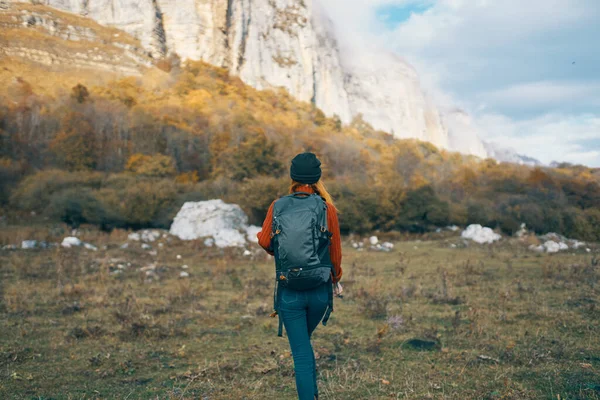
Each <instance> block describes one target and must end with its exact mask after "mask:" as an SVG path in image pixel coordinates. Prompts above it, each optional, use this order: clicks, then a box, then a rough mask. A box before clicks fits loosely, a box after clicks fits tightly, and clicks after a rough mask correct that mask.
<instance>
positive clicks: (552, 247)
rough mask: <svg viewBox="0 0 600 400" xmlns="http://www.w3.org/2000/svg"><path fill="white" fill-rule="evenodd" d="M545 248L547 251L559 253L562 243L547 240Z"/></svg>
mask: <svg viewBox="0 0 600 400" xmlns="http://www.w3.org/2000/svg"><path fill="white" fill-rule="evenodd" d="M544 248H545V249H546V253H558V252H559V251H560V245H559V244H558V243H557V242H554V241H552V240H548V241H547V242H545V243H544Z"/></svg>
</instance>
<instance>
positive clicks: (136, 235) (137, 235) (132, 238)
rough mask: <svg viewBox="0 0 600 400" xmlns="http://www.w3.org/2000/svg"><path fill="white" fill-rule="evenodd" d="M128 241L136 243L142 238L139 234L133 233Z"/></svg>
mask: <svg viewBox="0 0 600 400" xmlns="http://www.w3.org/2000/svg"><path fill="white" fill-rule="evenodd" d="M127 239H128V240H135V241H136V242H139V241H140V240H141V236H140V234H139V233H137V232H131V233H130V234H129V235H127Z"/></svg>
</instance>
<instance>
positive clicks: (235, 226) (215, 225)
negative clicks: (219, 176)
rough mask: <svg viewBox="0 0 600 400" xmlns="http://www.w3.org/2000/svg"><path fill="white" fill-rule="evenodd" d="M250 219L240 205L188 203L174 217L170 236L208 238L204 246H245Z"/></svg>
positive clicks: (191, 238)
mask: <svg viewBox="0 0 600 400" xmlns="http://www.w3.org/2000/svg"><path fill="white" fill-rule="evenodd" d="M247 224H248V217H247V216H246V214H245V213H244V211H242V209H241V208H240V206H238V205H237V204H226V203H224V202H223V201H222V200H208V201H199V202H187V203H185V204H184V205H183V206H182V207H181V210H179V212H178V213H177V216H175V219H174V220H173V224H172V225H171V234H172V235H175V236H178V237H179V238H180V239H183V240H194V239H199V238H206V239H205V242H204V243H205V245H207V246H212V244H213V243H214V245H216V246H217V247H237V246H244V245H246V243H247V242H246V231H247V229H248V225H247Z"/></svg>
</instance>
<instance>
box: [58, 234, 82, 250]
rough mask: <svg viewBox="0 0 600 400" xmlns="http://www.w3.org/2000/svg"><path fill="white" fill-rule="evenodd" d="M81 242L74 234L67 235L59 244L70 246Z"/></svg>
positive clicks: (79, 244) (78, 244)
mask: <svg viewBox="0 0 600 400" xmlns="http://www.w3.org/2000/svg"><path fill="white" fill-rule="evenodd" d="M82 244H83V242H82V241H81V240H79V239H78V238H76V237H74V236H67V237H66V238H64V239H63V241H62V243H61V244H60V245H61V246H62V247H65V248H67V249H68V248H71V247H73V246H81V245H82Z"/></svg>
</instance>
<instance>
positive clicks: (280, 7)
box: [5, 0, 486, 156]
mask: <svg viewBox="0 0 600 400" xmlns="http://www.w3.org/2000/svg"><path fill="white" fill-rule="evenodd" d="M5 1H6V0H5ZM13 1H16V0H13ZM35 3H36V4H39V3H42V4H45V5H48V6H50V7H53V8H56V9H60V10H63V11H68V12H71V13H74V14H79V15H82V16H86V17H88V18H91V19H93V20H95V21H97V22H98V23H100V24H102V25H107V26H111V27H114V28H118V29H121V30H123V31H125V32H127V33H129V34H131V35H132V36H134V37H135V38H137V39H138V40H139V41H140V43H141V45H142V46H143V47H144V48H145V50H146V51H147V53H148V54H149V56H151V57H152V58H154V59H159V58H162V57H164V56H166V55H168V54H171V53H176V54H177V55H179V56H180V57H181V58H182V59H183V60H186V59H190V60H203V61H206V62H208V63H210V64H213V65H216V66H220V67H225V68H227V69H228V70H229V71H230V73H232V74H234V75H237V76H239V77H240V78H241V79H242V80H243V81H244V82H245V83H247V84H249V85H251V86H254V87H255V88H258V89H267V88H276V87H284V88H285V89H286V90H287V91H288V92H289V93H290V94H291V95H293V96H294V97H296V98H297V99H299V100H302V101H307V102H312V103H313V104H315V105H316V106H317V107H319V108H320V109H322V110H323V111H324V112H325V114H327V115H328V116H333V115H337V116H338V117H339V118H340V119H341V121H342V122H345V123H349V122H350V121H351V120H352V119H353V118H354V117H356V116H358V115H359V114H362V115H363V118H364V120H365V121H366V122H368V123H370V124H371V125H372V126H373V127H375V128H376V129H381V130H384V131H387V132H392V133H393V134H394V135H395V136H396V137H400V138H407V137H410V138H417V139H420V140H424V141H429V142H431V143H433V144H435V145H436V146H439V147H441V148H448V149H452V150H457V151H461V152H463V153H468V154H475V155H478V156H485V155H486V153H485V150H484V148H483V146H482V145H481V142H480V140H479V139H478V138H477V137H476V136H473V135H467V138H466V139H464V138H460V136H461V135H462V133H461V132H455V131H449V130H448V127H447V126H446V125H445V123H444V121H443V116H442V115H441V113H440V111H439V110H438V108H437V107H436V106H435V105H434V104H433V102H432V101H431V100H430V99H429V98H428V97H427V96H426V94H425V93H424V92H423V90H422V88H421V86H420V83H419V79H418V75H417V73H416V72H415V71H414V69H413V68H412V67H410V66H409V65H408V64H406V63H405V62H404V61H403V60H401V59H400V58H399V57H396V56H392V55H389V54H382V53H377V54H374V55H373V57H371V58H370V61H368V62H365V61H361V62H358V61H357V60H354V59H353V58H352V57H344V55H343V54H341V50H340V47H339V46H338V41H337V38H336V36H335V33H334V29H333V26H332V22H331V21H330V19H329V18H328V17H327V16H326V15H325V13H324V12H323V10H322V9H321V7H320V6H319V3H318V2H317V1H316V0H179V1H173V0H35ZM364 59H365V57H361V60H364ZM463 139H464V140H463ZM465 142H467V143H466V144H465ZM456 143H458V144H460V145H459V146H455V145H454V144H456Z"/></svg>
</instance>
